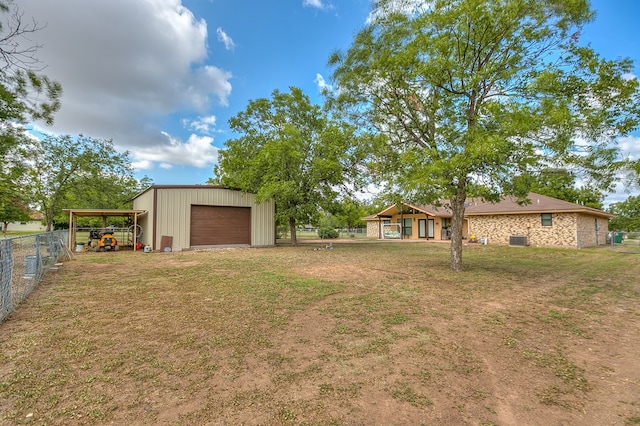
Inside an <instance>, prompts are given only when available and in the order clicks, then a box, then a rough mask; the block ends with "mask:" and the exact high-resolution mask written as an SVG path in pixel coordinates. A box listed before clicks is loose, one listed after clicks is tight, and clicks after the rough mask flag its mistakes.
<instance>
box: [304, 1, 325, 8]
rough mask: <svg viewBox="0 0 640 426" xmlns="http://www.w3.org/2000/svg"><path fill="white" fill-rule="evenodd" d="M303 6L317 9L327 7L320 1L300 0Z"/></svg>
mask: <svg viewBox="0 0 640 426" xmlns="http://www.w3.org/2000/svg"><path fill="white" fill-rule="evenodd" d="M302 5H303V6H308V7H315V8H317V9H326V8H327V7H328V6H327V5H325V4H324V3H322V0H302Z"/></svg>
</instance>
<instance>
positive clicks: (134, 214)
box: [62, 209, 147, 247]
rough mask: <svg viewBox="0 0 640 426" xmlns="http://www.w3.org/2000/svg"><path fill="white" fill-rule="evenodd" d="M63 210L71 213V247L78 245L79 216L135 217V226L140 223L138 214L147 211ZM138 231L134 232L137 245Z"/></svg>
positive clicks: (134, 242)
mask: <svg viewBox="0 0 640 426" xmlns="http://www.w3.org/2000/svg"><path fill="white" fill-rule="evenodd" d="M62 211H63V212H65V213H69V247H73V246H75V245H76V230H77V221H76V218H78V217H103V218H106V217H125V216H128V217H133V226H134V227H136V226H137V225H138V216H142V215H144V214H146V213H147V211H146V210H119V209H62ZM136 239H137V238H136V233H135V232H134V233H133V245H134V247H135V245H136V243H137V241H136Z"/></svg>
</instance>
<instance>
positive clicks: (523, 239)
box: [509, 235, 529, 247]
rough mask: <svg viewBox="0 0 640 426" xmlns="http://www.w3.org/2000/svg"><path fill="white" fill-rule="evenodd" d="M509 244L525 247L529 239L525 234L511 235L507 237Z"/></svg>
mask: <svg viewBox="0 0 640 426" xmlns="http://www.w3.org/2000/svg"><path fill="white" fill-rule="evenodd" d="M509 245H510V246H517V247H526V246H528V245H529V239H528V238H527V236H526V235H511V236H510V237H509Z"/></svg>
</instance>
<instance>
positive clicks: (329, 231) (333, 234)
mask: <svg viewBox="0 0 640 426" xmlns="http://www.w3.org/2000/svg"><path fill="white" fill-rule="evenodd" d="M318 236H319V237H320V238H322V239H325V238H338V231H336V230H335V229H333V228H330V227H328V226H323V227H321V228H318Z"/></svg>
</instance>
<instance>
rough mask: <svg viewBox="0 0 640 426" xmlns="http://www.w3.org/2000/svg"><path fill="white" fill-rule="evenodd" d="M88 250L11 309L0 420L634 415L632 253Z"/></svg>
mask: <svg viewBox="0 0 640 426" xmlns="http://www.w3.org/2000/svg"><path fill="white" fill-rule="evenodd" d="M334 247H335V248H334V249H333V250H314V248H317V246H313V245H310V244H306V245H302V246H299V247H296V248H294V247H284V246H281V247H276V248H267V249H234V250H214V251H202V252H183V253H153V254H145V253H141V252H125V251H120V252H115V253H83V254H81V255H79V256H77V257H76V258H75V259H74V260H73V261H71V262H67V263H66V264H65V266H64V267H63V268H62V269H61V270H59V271H57V272H55V273H52V274H50V276H49V277H48V280H47V281H46V282H45V283H44V284H43V285H41V286H40V288H39V289H38V290H36V292H34V294H33V295H32V296H31V297H30V298H29V299H28V300H27V302H25V303H24V304H23V305H22V306H20V307H19V308H18V310H17V312H16V313H15V314H14V315H13V316H11V317H10V318H9V319H7V320H6V321H5V322H4V323H2V324H0V422H2V423H3V424H38V425H40V424H61V425H62V424H64V425H70V424H71V425H72V424H175V425H191V424H193V425H200V424H215V425H217V424H230V425H235V424H265V425H271V424H282V425H311V424H313V425H333V424H335V425H365V424H366V425H369V424H380V425H383V424H385V425H388V424H470V425H481V424H483V425H489V424H494V425H509V424H527V425H537V424H539V425H547V424H581V425H583V424H594V425H596V424H624V423H625V422H627V423H629V424H636V423H634V422H635V421H636V420H637V419H638V418H640V384H639V381H640V369H639V368H638V361H637V354H638V353H640V337H639V335H638V332H637V330H638V329H640V305H639V303H638V302H639V300H640V280H639V279H638V277H640V257H637V256H634V255H622V254H619V253H612V252H610V251H607V250H601V249H593V250H581V251H576V250H550V249H534V248H526V249H519V248H508V247H497V246H469V247H466V248H465V253H464V263H465V269H466V270H465V272H462V273H458V274H454V273H452V272H450V271H449V269H448V263H449V257H448V247H447V246H446V245H442V244H402V243H379V242H375V243H353V244H334Z"/></svg>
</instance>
